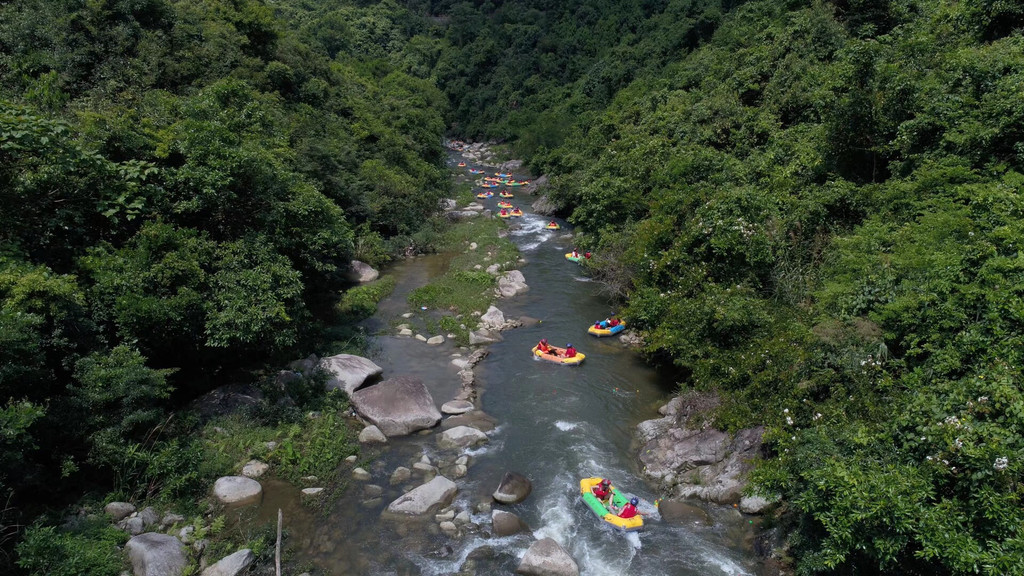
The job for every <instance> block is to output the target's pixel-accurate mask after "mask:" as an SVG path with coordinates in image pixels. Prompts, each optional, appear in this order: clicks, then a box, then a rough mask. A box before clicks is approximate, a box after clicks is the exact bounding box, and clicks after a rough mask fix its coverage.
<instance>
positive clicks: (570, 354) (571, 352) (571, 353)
mask: <svg viewBox="0 0 1024 576" xmlns="http://www.w3.org/2000/svg"><path fill="white" fill-rule="evenodd" d="M565 357H566V358H575V357H576V349H575V348H573V347H572V344H566V345H565Z"/></svg>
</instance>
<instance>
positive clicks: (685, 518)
mask: <svg viewBox="0 0 1024 576" xmlns="http://www.w3.org/2000/svg"><path fill="white" fill-rule="evenodd" d="M658 513H659V514H661V519H662V521H664V522H668V523H670V524H700V525H704V526H711V525H712V524H713V523H714V522H712V520H711V516H710V515H708V513H707V512H705V511H704V509H702V508H700V507H699V506H695V505H693V504H691V503H689V502H684V501H682V500H662V501H661V504H659V505H658Z"/></svg>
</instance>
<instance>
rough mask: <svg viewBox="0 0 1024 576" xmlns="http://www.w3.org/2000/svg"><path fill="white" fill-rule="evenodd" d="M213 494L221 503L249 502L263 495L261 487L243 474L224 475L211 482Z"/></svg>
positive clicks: (255, 500)
mask: <svg viewBox="0 0 1024 576" xmlns="http://www.w3.org/2000/svg"><path fill="white" fill-rule="evenodd" d="M213 494H214V496H216V497H217V500H220V501H221V503H223V504H250V503H252V502H257V501H258V500H259V499H260V498H261V497H262V496H263V487H262V486H260V483H259V482H257V481H255V480H253V479H252V478H246V477H245V476H224V477H222V478H218V479H217V481H216V482H215V483H214V484H213Z"/></svg>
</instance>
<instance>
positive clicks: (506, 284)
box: [496, 270, 530, 298]
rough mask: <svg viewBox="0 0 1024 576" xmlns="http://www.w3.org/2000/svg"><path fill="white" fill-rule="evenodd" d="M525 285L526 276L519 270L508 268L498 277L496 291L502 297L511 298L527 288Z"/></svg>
mask: <svg viewBox="0 0 1024 576" xmlns="http://www.w3.org/2000/svg"><path fill="white" fill-rule="evenodd" d="M529 289H530V287H529V286H527V285H526V278H525V277H524V276H523V273H522V272H520V271H519V270H509V271H508V272H505V273H504V274H502V275H501V276H499V277H498V288H497V289H496V292H497V294H498V295H499V296H501V297H502V298H511V297H513V296H515V295H517V294H522V293H523V292H526V291H527V290H529Z"/></svg>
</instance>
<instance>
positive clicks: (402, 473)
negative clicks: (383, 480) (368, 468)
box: [390, 466, 412, 486]
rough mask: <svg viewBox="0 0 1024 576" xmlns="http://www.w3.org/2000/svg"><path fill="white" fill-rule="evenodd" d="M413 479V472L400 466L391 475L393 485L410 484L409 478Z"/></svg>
mask: <svg viewBox="0 0 1024 576" xmlns="http://www.w3.org/2000/svg"><path fill="white" fill-rule="evenodd" d="M411 477H412V470H409V469H408V468H406V467H405V466H399V467H398V468H395V471H394V472H392V473H391V480H390V482H391V485H392V486H394V485H395V484H401V483H402V482H408V481H409V478H411Z"/></svg>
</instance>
